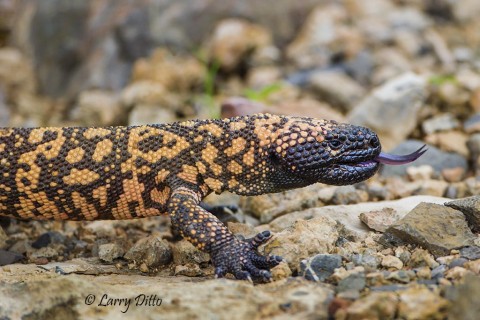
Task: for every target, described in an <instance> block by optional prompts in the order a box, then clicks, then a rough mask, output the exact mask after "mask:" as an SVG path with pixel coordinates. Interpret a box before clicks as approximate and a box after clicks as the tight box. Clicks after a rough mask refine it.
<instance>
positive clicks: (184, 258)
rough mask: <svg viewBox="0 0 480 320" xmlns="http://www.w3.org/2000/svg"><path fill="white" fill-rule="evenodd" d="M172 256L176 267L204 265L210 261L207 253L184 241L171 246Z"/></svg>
mask: <svg viewBox="0 0 480 320" xmlns="http://www.w3.org/2000/svg"><path fill="white" fill-rule="evenodd" d="M172 254H173V263H174V264H176V265H186V264H205V263H207V262H209V261H210V255H209V254H208V253H205V252H203V251H200V250H198V249H197V248H195V247H194V246H193V245H192V244H191V243H190V242H188V241H187V240H185V239H182V240H180V241H178V242H176V243H174V244H173V245H172Z"/></svg>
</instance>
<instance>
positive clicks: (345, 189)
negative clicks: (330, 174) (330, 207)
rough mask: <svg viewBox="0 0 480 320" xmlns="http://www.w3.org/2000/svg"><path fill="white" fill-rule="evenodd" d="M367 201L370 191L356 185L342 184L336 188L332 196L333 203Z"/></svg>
mask: <svg viewBox="0 0 480 320" xmlns="http://www.w3.org/2000/svg"><path fill="white" fill-rule="evenodd" d="M367 201H368V193H367V192H366V191H365V190H358V189H355V187H354V186H340V187H338V188H336V189H335V192H334V193H333V197H332V203H333V204H354V203H359V202H367Z"/></svg>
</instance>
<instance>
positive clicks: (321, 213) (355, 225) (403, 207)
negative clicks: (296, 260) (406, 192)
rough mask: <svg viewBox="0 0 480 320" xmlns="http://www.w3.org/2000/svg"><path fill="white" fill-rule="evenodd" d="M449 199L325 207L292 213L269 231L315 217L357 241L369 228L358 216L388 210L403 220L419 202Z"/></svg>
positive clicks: (438, 199)
mask: <svg viewBox="0 0 480 320" xmlns="http://www.w3.org/2000/svg"><path fill="white" fill-rule="evenodd" d="M449 200H451V199H448V198H441V197H432V196H412V197H407V198H404V199H400V200H394V201H379V202H365V203H359V204H351V205H339V206H325V207H319V208H312V209H307V210H302V211H296V212H292V213H290V214H287V215H284V216H282V217H279V218H277V219H275V220H273V221H272V222H270V224H269V227H270V230H272V231H274V232H279V231H281V230H283V229H285V228H288V227H290V226H291V225H292V224H293V223H295V221H297V220H299V219H304V220H309V219H312V218H316V217H329V218H330V219H334V220H335V221H337V222H338V223H340V224H341V225H342V226H343V227H344V229H345V232H347V233H348V235H350V236H353V237H356V238H358V239H364V238H366V237H367V235H368V232H370V230H369V228H368V227H367V226H365V224H363V223H362V221H361V220H360V214H362V213H364V212H371V211H383V210H385V209H386V208H390V209H392V210H393V211H395V212H396V214H397V215H398V217H399V219H401V218H403V217H404V216H405V215H406V214H407V213H409V212H410V211H411V210H412V209H413V208H414V207H415V206H417V205H418V204H419V203H421V202H432V203H439V204H443V203H445V202H446V201H449Z"/></svg>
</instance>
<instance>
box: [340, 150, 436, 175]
mask: <svg viewBox="0 0 480 320" xmlns="http://www.w3.org/2000/svg"><path fill="white" fill-rule="evenodd" d="M426 151H427V149H426V148H425V145H423V146H422V147H421V148H419V149H418V150H416V151H414V152H412V153H410V154H406V155H393V154H389V153H385V152H380V153H378V154H377V155H376V156H375V155H374V156H368V158H366V159H365V157H364V158H363V159H355V161H352V160H350V161H348V162H342V163H337V164H335V165H334V166H333V168H332V169H333V170H334V171H337V172H336V174H339V172H338V171H340V172H341V173H342V174H343V175H344V177H346V176H351V177H352V180H355V181H357V180H363V179H366V178H367V177H370V176H372V175H373V174H375V172H376V171H377V169H378V168H379V166H380V164H386V165H402V164H407V163H411V162H413V161H415V160H417V159H418V158H419V157H421V156H422V155H423V154H424V153H425V152H426Z"/></svg>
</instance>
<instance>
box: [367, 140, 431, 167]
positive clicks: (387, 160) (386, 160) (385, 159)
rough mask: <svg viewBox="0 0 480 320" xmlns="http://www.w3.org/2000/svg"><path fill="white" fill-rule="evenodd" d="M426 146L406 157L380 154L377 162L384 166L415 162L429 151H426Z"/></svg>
mask: <svg viewBox="0 0 480 320" xmlns="http://www.w3.org/2000/svg"><path fill="white" fill-rule="evenodd" d="M425 146H426V145H423V146H422V147H421V148H420V149H418V150H417V151H415V152H412V153H410V154H406V155H404V156H397V155H394V154H388V153H384V152H380V154H379V155H378V156H377V157H376V158H375V161H378V162H380V163H383V164H391V165H400V164H406V163H410V162H413V161H415V160H417V159H418V158H420V156H421V155H422V154H424V153H425V152H426V151H427V150H428V149H425Z"/></svg>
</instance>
